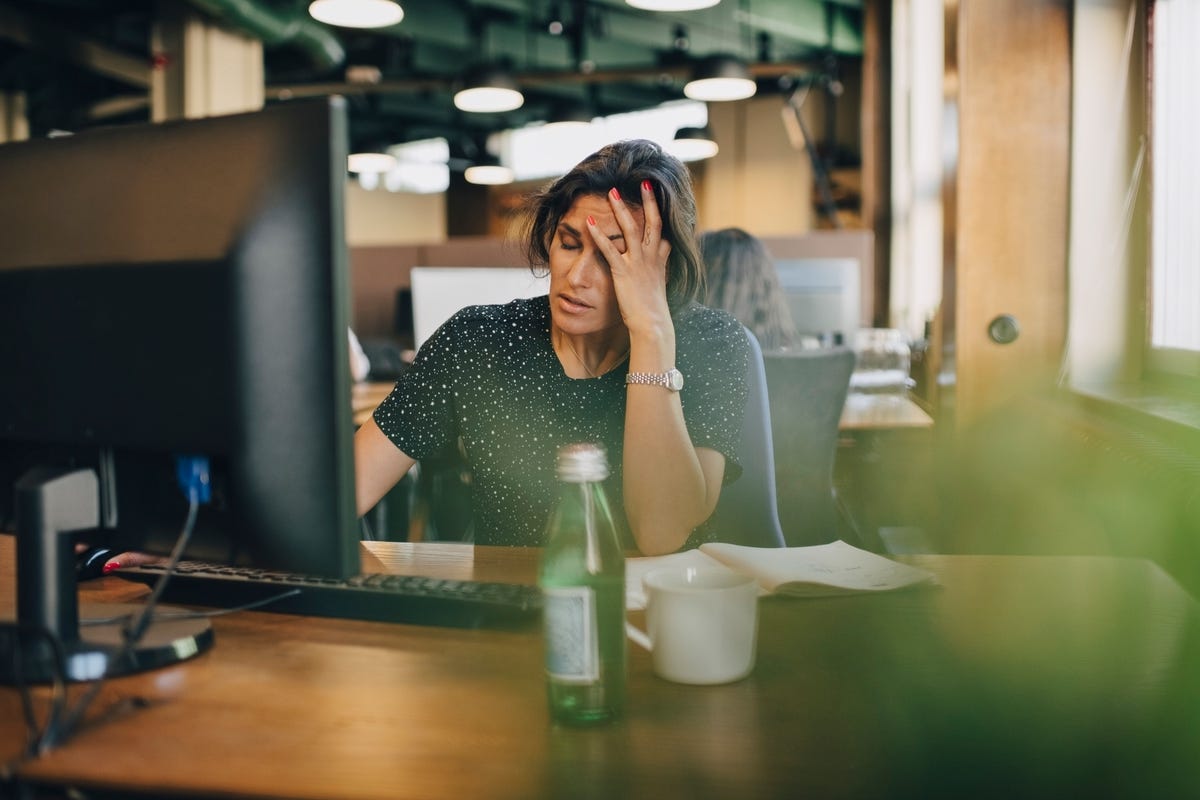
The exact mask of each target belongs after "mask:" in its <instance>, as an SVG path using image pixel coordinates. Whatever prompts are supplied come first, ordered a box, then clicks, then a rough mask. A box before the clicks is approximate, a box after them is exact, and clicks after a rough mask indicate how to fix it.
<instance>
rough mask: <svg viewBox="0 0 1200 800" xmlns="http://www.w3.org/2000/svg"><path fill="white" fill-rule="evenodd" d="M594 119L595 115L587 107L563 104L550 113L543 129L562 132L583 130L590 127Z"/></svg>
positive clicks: (577, 104) (578, 104) (576, 104)
mask: <svg viewBox="0 0 1200 800" xmlns="http://www.w3.org/2000/svg"><path fill="white" fill-rule="evenodd" d="M594 118H595V114H593V113H592V111H591V109H590V108H588V107H587V106H584V105H583V104H581V103H564V104H562V105H560V106H558V107H557V108H555V109H554V110H553V111H552V112H551V114H550V117H549V119H547V120H546V124H545V126H544V127H546V128H553V129H554V130H555V131H562V132H566V131H569V130H572V129H577V130H583V129H584V128H588V127H591V124H592V120H593V119H594Z"/></svg>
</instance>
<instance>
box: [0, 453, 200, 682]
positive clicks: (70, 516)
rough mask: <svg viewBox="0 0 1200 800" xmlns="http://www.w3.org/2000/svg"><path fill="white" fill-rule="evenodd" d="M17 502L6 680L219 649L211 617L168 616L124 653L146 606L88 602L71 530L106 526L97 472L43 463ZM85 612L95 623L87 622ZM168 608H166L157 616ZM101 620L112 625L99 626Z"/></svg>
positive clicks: (125, 667)
mask: <svg viewBox="0 0 1200 800" xmlns="http://www.w3.org/2000/svg"><path fill="white" fill-rule="evenodd" d="M16 501H17V626H16V630H15V631H14V632H11V633H8V634H7V635H5V636H2V637H0V684H8V685H13V684H19V683H49V682H52V681H54V680H56V679H59V678H61V679H63V680H68V681H89V680H96V679H97V678H101V677H112V676H115V675H126V674H129V673H132V672H140V671H142V670H148V669H155V668H157V667H165V666H168V665H171V664H175V663H177V662H180V661H184V660H186V659H189V658H191V657H192V656H195V655H199V654H200V653H203V652H204V651H205V650H207V649H208V648H210V647H211V646H212V643H213V632H212V625H211V624H210V623H209V621H208V620H207V619H167V620H162V621H156V622H153V623H151V624H150V626H149V627H148V628H147V629H146V632H145V633H144V635H143V636H142V637H141V640H140V641H138V642H137V643H136V645H134V647H133V648H132V649H129V650H128V652H124V651H125V650H126V645H125V641H124V635H123V631H124V628H125V626H126V625H128V624H129V623H130V621H131V620H132V619H134V618H136V616H137V615H138V614H139V613H140V612H141V610H142V607H143V606H142V605H141V604H137V603H119V604H115V603H85V604H83V605H82V607H81V606H80V603H79V599H78V596H77V588H78V587H77V581H76V578H75V552H74V544H75V540H74V536H73V535H71V534H72V533H73V532H75V531H80V530H87V529H93V528H96V527H98V526H99V524H100V511H99V482H98V480H97V478H96V473H95V472H93V471H92V470H90V469H82V470H63V469H48V468H35V469H33V470H31V471H29V472H28V473H26V474H25V475H24V476H23V477H22V478H21V479H20V480H19V481H17V484H16ZM81 610H82V612H83V614H84V619H85V620H86V621H88V623H89V624H85V625H83V626H80V624H79V620H80V612H81ZM168 610H172V609H168V608H166V607H161V606H160V607H159V608H157V609H156V610H155V613H156V614H159V613H162V612H165V611H168ZM95 620H105V622H104V623H103V624H91V622H92V621H95ZM60 652H61V664H60V663H59V658H60Z"/></svg>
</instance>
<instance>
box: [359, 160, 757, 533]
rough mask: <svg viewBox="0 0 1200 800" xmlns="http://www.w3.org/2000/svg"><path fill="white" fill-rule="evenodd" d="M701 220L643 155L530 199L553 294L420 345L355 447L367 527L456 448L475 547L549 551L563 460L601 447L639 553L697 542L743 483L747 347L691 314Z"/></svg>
mask: <svg viewBox="0 0 1200 800" xmlns="http://www.w3.org/2000/svg"><path fill="white" fill-rule="evenodd" d="M695 220H696V204H695V197H694V195H693V192H692V186H691V179H690V177H689V175H688V172H687V168H686V167H684V166H683V164H682V163H681V162H679V161H678V160H677V159H675V158H674V157H672V156H669V155H667V154H666V153H664V152H663V151H662V149H661V148H660V147H659V146H658V145H656V144H654V143H653V142H648V141H643V140H633V141H624V142H619V143H617V144H613V145H609V146H607V147H604V148H603V149H601V150H600V151H598V152H597V153H595V154H593V155H591V156H589V157H588V158H586V159H584V161H582V162H581V163H580V164H578V165H577V166H576V167H575V168H574V169H572V170H571V171H570V172H569V173H568V174H566V175H565V176H563V177H562V178H560V179H559V180H557V181H555V182H554V183H553V184H551V185H550V186H549V187H547V188H546V189H544V190H543V191H541V192H540V193H538V194H537V195H535V196H534V197H533V199H532V205H531V209H530V213H529V218H528V220H527V223H526V236H525V246H526V250H527V253H528V255H529V257H530V261H531V264H532V266H533V267H534V268H544V269H547V270H548V271H549V275H550V289H549V294H548V296H543V297H539V298H534V299H532V300H515V301H513V302H511V303H508V304H506V305H497V306H475V307H471V308H467V309H464V310H462V311H460V312H459V313H458V314H456V315H455V316H454V317H453V318H452V319H451V320H449V321H448V322H447V323H446V324H445V325H443V326H442V328H441V329H439V330H438V332H437V333H436V334H435V335H434V336H433V337H431V338H430V339H429V341H428V342H426V343H425V345H424V346H423V347H422V348H421V351H420V352H419V353H418V354H417V357H416V359H415V361H414V363H413V366H412V368H411V369H410V370H409V371H408V372H407V373H406V374H405V375H404V376H402V377H401V379H400V380H399V381H398V382H397V384H396V388H395V390H394V391H393V392H392V394H391V395H390V396H389V397H388V399H387V400H385V401H384V402H383V403H382V404H381V405H380V406H379V408H378V409H376V411H375V414H374V417H373V419H372V420H370V421H368V422H367V423H366V424H365V425H363V426H362V427H361V428H360V429H359V431H358V433H357V435H356V437H355V448H354V449H355V467H356V469H355V472H356V479H357V485H358V510H359V513H360V514H363V513H366V511H368V510H369V509H370V508H372V507H373V506H374V505H375V504H376V503H377V502H378V501H379V500H380V498H382V497H383V495H384V494H385V493H386V492H387V491H388V490H389V489H390V488H391V487H392V486H393V485H394V484H395V483H396V482H397V481H398V480H399V479H400V478H401V477H402V476H403V475H404V474H405V473H406V472H407V471H408V470H409V468H410V467H412V465H413V464H414V463H415V462H416V461H418V460H421V459H423V458H429V457H431V456H434V455H436V454H437V453H439V452H444V451H445V449H446V448H448V447H452V446H453V445H454V444H455V443H457V442H459V441H461V445H462V447H463V451H464V452H465V454H466V457H467V460H468V462H469V464H470V467H471V471H472V485H473V488H474V497H473V502H474V517H475V518H474V535H475V541H476V542H477V543H479V544H504V545H540V544H543V528H544V525H545V520H546V517H547V515H548V514H549V511H550V508H551V506H552V504H553V502H554V499H555V497H556V495H557V483H556V480H555V475H554V465H555V455H556V452H557V450H558V448H559V447H560V446H562V445H565V444H569V443H571V442H577V441H590V442H598V443H600V444H602V445H604V446H605V448H606V449H607V451H608V456H609V463H610V468H611V470H612V477H611V478H610V479H609V482H608V488H609V494H610V499H611V500H612V501H613V506H614V511H615V513H616V516H617V517H618V518H619V519H618V525H619V527H622V528H623V530H624V531H625V535H627V537H628V538H627V541H626V544H627V545H630V546H634V547H636V548H637V549H638V550H639V551H640V552H642V553H644V554H647V555H653V554H660V553H668V552H672V551H674V550H678V549H679V548H680V547H683V546H684V545H685V544H688V545H695V544H697V543H699V542H700V541H703V540H704V539H705V538H706V532H705V530H704V528H703V523H704V522H705V521H706V520H707V519H708V517H709V516H710V515H711V514H712V511H713V509H714V508H715V507H716V504H717V498H718V497H719V496H720V492H721V486H722V483H723V482H725V481H728V480H732V479H733V478H735V477H736V476H737V475H738V474H739V473H740V471H741V468H740V466H739V465H738V464H737V463H736V461H735V460H734V451H735V447H736V445H737V436H738V430H739V428H740V424H741V418H742V414H743V411H744V406H745V399H746V387H745V375H746V365H747V359H748V347H747V343H746V339H745V336H744V334H743V332H742V329H741V326H740V325H739V324H738V323H737V321H736V320H734V319H733V318H732V317H730V316H729V315H727V314H724V313H722V312H719V311H713V310H711V309H708V308H705V307H703V306H700V305H698V304H697V303H696V302H695V301H696V299H697V298H698V297H699V296H701V295H702V293H703V286H704V283H703V281H704V276H703V268H702V266H701V263H700V258H699V254H698V252H697V249H696V244H695V240H694V233H693V231H694V227H695ZM680 374H682V376H684V377H685V379H686V380H685V381H683V382H684V384H685V385H683V386H682V388H680V385H679V384H680V377H679V376H680ZM622 511H623V513H622Z"/></svg>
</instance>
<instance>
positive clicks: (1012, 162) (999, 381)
mask: <svg viewBox="0 0 1200 800" xmlns="http://www.w3.org/2000/svg"><path fill="white" fill-rule="evenodd" d="M1070 14H1071V3H1070V2H1069V0H970V2H963V3H960V4H958V9H957V30H956V33H957V59H958V81H957V89H958V108H959V128H958V133H959V146H958V153H959V162H958V171H957V181H956V186H955V195H956V198H955V205H954V212H955V243H954V262H955V276H954V277H955V284H956V285H955V289H954V291H955V297H956V318H955V326H954V327H955V330H954V341H955V348H956V364H957V369H956V372H957V385H956V401H955V406H956V413H957V416H958V420H959V422H960V423H966V422H969V421H970V420H972V419H974V418H977V417H978V416H979V415H980V414H982V413H984V412H985V411H986V410H988V409H989V408H991V407H993V406H995V405H997V404H999V403H1003V402H1004V401H1006V400H1009V399H1012V398H1014V397H1016V396H1018V395H1020V394H1022V393H1024V392H1026V391H1034V390H1037V389H1042V388H1046V387H1049V386H1052V385H1053V382H1054V379H1055V377H1056V375H1057V372H1058V368H1059V363H1060V360H1061V358H1062V354H1063V353H1062V351H1063V343H1064V340H1065V332H1066V281H1067V233H1068V230H1067V216H1068V215H1067V209H1068V205H1067V201H1068V189H1069V183H1068V173H1069V170H1068V165H1069V156H1070V121H1071V47H1070V34H1071V30H1070ZM1002 314H1010V315H1012V317H1013V318H1015V320H1016V321H1017V325H1018V326H1019V330H1020V333H1019V335H1018V337H1017V338H1016V340H1015V341H1013V342H1012V343H1011V344H997V343H996V342H994V341H992V340H991V339H990V338H989V336H988V325H989V323H990V322H991V321H992V320H993V319H995V318H996V317H997V316H999V315H1002Z"/></svg>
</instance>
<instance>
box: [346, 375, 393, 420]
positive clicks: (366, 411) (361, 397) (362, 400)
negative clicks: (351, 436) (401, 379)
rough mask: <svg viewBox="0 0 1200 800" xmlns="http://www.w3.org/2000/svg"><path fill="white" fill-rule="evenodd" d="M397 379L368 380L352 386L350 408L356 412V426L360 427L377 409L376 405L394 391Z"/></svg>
mask: <svg viewBox="0 0 1200 800" xmlns="http://www.w3.org/2000/svg"><path fill="white" fill-rule="evenodd" d="M395 385H396V382H395V381H367V382H363V383H356V384H354V386H353V387H352V388H351V394H350V408H351V409H352V410H353V412H354V427H356V428H357V427H359V426H360V425H362V424H363V423H364V422H366V421H367V420H368V419H370V418H371V414H372V413H373V412H374V411H375V407H376V406H378V405H379V404H380V403H382V402H383V401H384V399H385V398H386V397H387V396H388V395H389V394H391V393H392V388H393V387H394V386H395Z"/></svg>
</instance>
